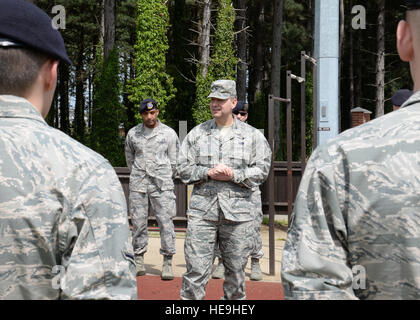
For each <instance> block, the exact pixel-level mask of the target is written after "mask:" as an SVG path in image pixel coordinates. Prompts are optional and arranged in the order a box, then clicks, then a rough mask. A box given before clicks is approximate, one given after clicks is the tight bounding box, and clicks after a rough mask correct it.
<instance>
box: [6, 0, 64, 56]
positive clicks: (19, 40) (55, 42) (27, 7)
mask: <svg viewBox="0 0 420 320" xmlns="http://www.w3.org/2000/svg"><path fill="white" fill-rule="evenodd" d="M1 47H3V48H4V47H26V48H31V49H34V50H36V51H41V52H43V53H45V54H46V55H47V56H50V57H54V58H58V59H60V60H62V61H64V62H67V63H69V64H71V61H70V59H69V57H68V56H67V52H66V48H65V46H64V41H63V38H62V36H61V34H60V32H59V31H58V30H56V29H55V28H54V27H53V25H52V21H51V18H50V17H49V16H48V15H47V14H46V13H45V12H44V11H42V10H41V9H40V8H38V7H37V6H35V5H33V4H32V3H29V2H28V1H25V0H0V48H1Z"/></svg>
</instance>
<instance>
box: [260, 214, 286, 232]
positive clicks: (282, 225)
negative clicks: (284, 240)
mask: <svg viewBox="0 0 420 320" xmlns="http://www.w3.org/2000/svg"><path fill="white" fill-rule="evenodd" d="M262 224H265V225H267V226H268V225H269V218H268V217H264V218H263V221H262ZM288 226H289V223H288V221H287V220H280V221H274V227H276V228H280V229H282V230H284V229H286V230H287V228H288Z"/></svg>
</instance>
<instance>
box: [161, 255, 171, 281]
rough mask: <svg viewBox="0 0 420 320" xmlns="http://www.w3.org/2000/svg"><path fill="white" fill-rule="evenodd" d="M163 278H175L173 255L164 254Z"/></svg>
mask: <svg viewBox="0 0 420 320" xmlns="http://www.w3.org/2000/svg"><path fill="white" fill-rule="evenodd" d="M161 278H162V280H173V279H174V274H173V272H172V256H163V266H162V276H161Z"/></svg>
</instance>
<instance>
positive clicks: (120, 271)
mask: <svg viewBox="0 0 420 320" xmlns="http://www.w3.org/2000/svg"><path fill="white" fill-rule="evenodd" d="M0 226H1V228H0V239H1V241H0V279H1V282H0V299H59V298H61V299H136V298H137V286H136V279H135V265H134V261H133V248H132V245H131V241H130V234H129V228H128V221H127V208H126V200H125V197H124V193H123V191H122V188H121V184H120V182H119V180H118V177H117V175H116V174H115V171H114V169H113V168H112V167H111V165H110V164H109V163H108V161H107V160H106V159H104V158H103V157H102V156H100V155H98V154H97V153H95V152H93V151H92V150H90V149H88V148H86V147H84V146H83V145H81V144H79V143H78V142H76V141H75V140H73V139H71V138H70V137H68V136H67V135H65V134H64V133H62V132H61V131H58V130H56V129H53V128H51V127H49V126H48V125H47V124H46V122H45V121H44V119H43V118H42V116H41V114H40V113H39V112H38V111H37V110H36V109H35V108H34V107H33V106H32V105H31V104H30V103H29V102H28V101H27V100H25V99H23V98H18V97H15V96H10V95H2V96H0ZM57 272H59V273H58V274H56V273H57ZM58 280H60V281H58Z"/></svg>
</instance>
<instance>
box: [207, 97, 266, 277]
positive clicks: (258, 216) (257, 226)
mask: <svg viewBox="0 0 420 320" xmlns="http://www.w3.org/2000/svg"><path fill="white" fill-rule="evenodd" d="M232 113H233V114H234V116H235V117H236V119H238V120H240V121H242V122H246V120H247V119H248V104H247V103H245V102H244V101H238V103H237V105H236V107H235V108H234V109H233V110H232ZM251 198H252V203H253V204H254V205H255V210H254V212H255V217H254V230H255V234H254V235H253V236H252V237H251V239H250V241H254V242H255V245H254V250H253V251H252V252H251V275H250V277H249V278H250V280H253V281H261V280H262V279H263V275H262V271H261V267H260V263H259V261H260V259H262V257H264V252H263V250H262V239H261V233H260V230H261V223H262V220H263V212H262V203H261V191H260V188H259V186H258V187H256V188H254V189H253V192H252V196H251ZM215 254H216V257H217V258H218V259H219V263H218V265H217V267H216V268H215V270H214V271H213V274H212V278H213V279H222V278H223V277H224V275H225V267H224V266H223V260H222V256H221V253H220V250H219V246H216V253H215Z"/></svg>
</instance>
